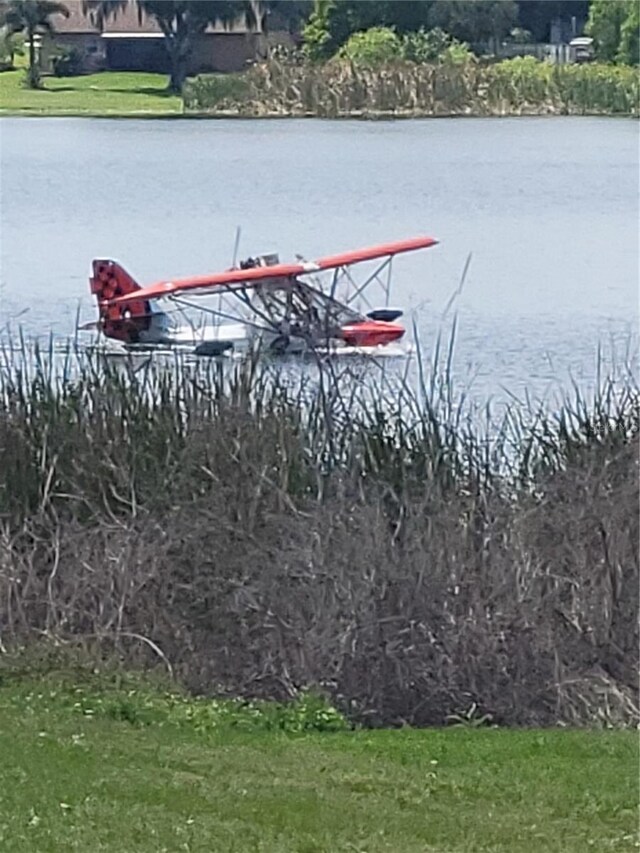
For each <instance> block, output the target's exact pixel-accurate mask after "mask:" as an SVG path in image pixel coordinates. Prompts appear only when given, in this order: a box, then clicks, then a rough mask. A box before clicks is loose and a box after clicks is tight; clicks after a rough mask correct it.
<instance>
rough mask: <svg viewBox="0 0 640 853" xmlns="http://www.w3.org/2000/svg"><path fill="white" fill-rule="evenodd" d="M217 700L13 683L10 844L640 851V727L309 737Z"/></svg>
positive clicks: (6, 696)
mask: <svg viewBox="0 0 640 853" xmlns="http://www.w3.org/2000/svg"><path fill="white" fill-rule="evenodd" d="M210 707H211V703H204V702H203V701H202V700H201V701H199V702H198V701H195V702H190V700H182V701H181V702H178V703H177V704H176V701H175V700H172V699H170V698H169V697H168V696H165V695H161V694H159V693H158V694H144V695H142V694H140V693H139V692H137V691H133V692H132V691H128V690H125V689H124V687H120V688H117V689H111V690H110V691H109V692H108V693H105V694H102V693H100V692H99V691H98V692H96V691H95V690H94V689H93V688H92V689H87V688H83V687H81V688H73V687H71V686H69V685H67V686H66V687H64V686H63V687H61V686H60V685H58V684H56V682H55V681H50V680H49V681H47V680H44V681H43V680H39V681H31V682H28V681H27V682H20V683H14V682H10V683H4V684H2V686H0V755H2V761H1V762H0V848H1V849H3V850H7V851H9V850H10V851H39V853H40V851H63V850H64V851H68V850H81V851H89V850H90V851H92V853H98V851H128V853H131V852H132V851H154V853H155V852H156V851H179V850H183V851H212V850H215V851H220V853H223V851H297V853H320V851H327V853H329V851H331V853H333V851H362V853H364V851H368V853H374V852H375V851H394V853H411V851H416V853H417V851H421V853H425V851H438V853H458V851H459V853H463V852H464V853H470V852H471V851H509V853H517V851H522V853H525V851H526V853H529V852H530V851H534V850H535V851H558V853H572V851H575V853H578V851H579V853H584V851H587V850H594V851H627V850H628V851H631V850H634V849H637V846H638V845H637V836H636V834H635V831H636V825H637V802H638V791H637V734H636V733H633V732H630V731H591V732H590V731H577V730H559V729H555V730H528V731H527V730H507V729H504V730H503V729H486V728H468V727H461V728H450V729H440V730H433V729H432V730H422V731H418V730H410V729H404V730H396V731H355V732H353V731H341V732H317V731H314V732H302V733H299V734H295V733H293V734H292V733H287V732H283V731H278V730H274V727H273V725H271V726H267V725H262V724H261V723H260V718H256V717H255V712H254V715H253V717H252V722H251V726H250V727H249V728H247V727H246V726H244V727H243V725H242V723H243V720H244V722H245V723H246V722H247V719H248V717H247V714H249V712H245V711H242V710H238V711H236V712H235V713H234V714H228V715H227V716H226V717H224V716H219V717H218V718H217V722H216V714H215V713H213V714H212V713H209V712H207V713H206V714H205V710H206V709H207V708H210ZM176 709H177V710H178V711H179V712H180V713H179V715H177V713H176ZM249 716H251V715H250V714H249ZM203 720H206V721H207V724H206V725H205V724H203ZM256 720H257V721H256ZM272 722H273V721H272ZM269 729H271V730H269Z"/></svg>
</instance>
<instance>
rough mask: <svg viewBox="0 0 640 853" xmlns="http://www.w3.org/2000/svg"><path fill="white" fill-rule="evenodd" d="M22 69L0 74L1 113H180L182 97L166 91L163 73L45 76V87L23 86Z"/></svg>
mask: <svg viewBox="0 0 640 853" xmlns="http://www.w3.org/2000/svg"><path fill="white" fill-rule="evenodd" d="M24 77H25V72H24V70H23V69H20V70H18V71H4V72H2V73H0V114H3V113H4V114H21V115H100V116H103V115H105V116H108V115H114V116H116V115H127V116H136V115H154V116H155V115H159V116H163V115H180V114H181V113H182V99H181V98H178V97H177V96H175V95H168V94H167V93H166V86H167V76H166V75H165V74H145V73H140V72H116V71H105V72H103V73H101V74H90V75H88V76H86V77H45V78H44V79H43V84H44V89H38V90H30V89H27V88H25V87H24V85H23V83H24Z"/></svg>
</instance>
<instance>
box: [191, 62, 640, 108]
mask: <svg viewBox="0 0 640 853" xmlns="http://www.w3.org/2000/svg"><path fill="white" fill-rule="evenodd" d="M184 99H185V108H186V109H187V111H191V112H200V113H219V114H237V115H247V116H254V115H255V116H261V115H273V116H278V115H281V116H308V115H311V116H316V115H317V116H323V117H328V118H334V117H346V116H359V115H363V116H440V115H479V116H485V115H486V116H488V115H542V114H558V115H584V114H596V115H599V114H604V115H608V114H620V115H638V106H639V80H638V75H637V72H636V70H635V69H634V68H629V67H624V66H609V65H597V64H593V65H556V66H554V65H551V64H550V63H546V62H541V61H539V60H536V59H534V58H533V57H518V58H516V59H510V60H505V61H503V62H499V63H495V64H480V63H478V62H471V61H470V62H466V63H462V64H451V63H443V62H440V63H434V64H415V63H411V62H400V61H398V62H394V63H390V64H388V65H386V66H382V67H379V68H363V67H359V66H357V65H354V64H353V63H350V62H349V61H347V60H331V61H330V62H328V63H326V64H324V65H318V64H313V63H307V62H293V61H282V60H278V59H272V60H270V61H268V62H265V63H263V64H259V65H255V66H253V67H252V68H251V69H250V70H249V71H247V72H245V73H244V74H242V75H237V76H235V77H225V78H221V77H220V76H218V75H202V76H200V77H197V78H195V79H194V80H192V81H190V82H189V83H188V85H187V88H186V89H185V93H184Z"/></svg>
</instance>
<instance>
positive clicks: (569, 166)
mask: <svg viewBox="0 0 640 853" xmlns="http://www.w3.org/2000/svg"><path fill="white" fill-rule="evenodd" d="M0 134H1V135H0V157H1V177H0V180H1V183H0V201H1V219H0V223H1V232H0V238H1V252H0V327H4V326H5V325H6V324H7V322H11V323H12V325H13V326H14V328H15V327H16V326H17V325H18V324H21V325H22V326H23V327H24V329H25V330H26V331H27V332H29V333H30V334H48V333H49V332H50V331H53V332H54V333H55V334H60V335H67V334H72V333H73V330H74V327H75V322H76V312H77V311H78V310H80V312H81V319H82V320H84V321H86V320H89V319H93V317H94V312H93V305H92V302H91V299H90V297H89V294H88V283H87V276H88V272H89V265H90V261H91V259H92V258H93V257H95V256H102V257H113V258H115V259H117V260H119V261H120V262H121V263H122V264H123V265H124V266H125V267H126V268H127V269H128V270H129V271H130V272H131V273H132V274H133V275H134V277H136V278H137V280H139V281H140V282H141V283H145V282H146V283H149V282H151V281H154V280H157V279H159V278H170V277H174V276H179V275H189V274H195V273H202V272H207V271H214V270H218V269H224V268H226V267H228V266H229V265H230V263H231V260H232V253H233V242H234V234H235V229H236V226H237V225H241V226H242V238H241V245H240V256H246V255H250V254H256V253H259V252H263V251H264V252H268V251H276V252H278V253H279V254H280V256H281V258H282V259H292V258H293V256H294V254H295V253H301V254H303V255H304V256H305V257H307V258H313V257H318V256H321V255H324V254H332V253H334V252H337V251H341V250H346V249H350V248H356V247H359V246H362V245H364V246H366V245H370V244H372V243H376V242H380V241H389V240H394V239H400V238H403V237H408V236H413V235H415V234H424V233H427V234H431V235H433V236H435V237H437V238H438V239H439V240H440V244H439V245H438V246H437V247H436V248H434V249H431V250H429V251H427V252H421V253H418V254H416V255H412V256H401V257H400V258H398V259H396V261H395V262H394V279H393V281H394V291H393V297H392V302H393V304H397V305H399V306H401V307H404V308H405V309H410V308H413V309H414V310H415V317H416V321H417V326H418V328H419V330H420V339H421V343H422V345H423V347H424V348H425V350H430V349H431V346H432V343H433V340H434V338H435V336H436V334H437V332H438V330H439V329H442V330H443V331H444V333H445V334H447V329H448V325H449V324H450V321H451V317H452V314H453V312H454V311H455V312H457V315H458V322H459V329H458V337H457V344H456V357H455V370H456V376H457V378H458V380H459V381H460V382H462V383H465V382H467V381H468V380H469V377H472V376H473V377H475V378H474V380H473V381H474V387H475V388H476V389H479V390H480V391H481V392H482V393H483V394H484V393H490V394H496V393H498V394H499V393H502V389H503V388H504V387H507V388H509V389H510V390H511V391H513V392H514V393H516V394H521V393H522V391H523V389H524V388H528V389H529V390H530V391H531V392H532V393H533V394H534V395H538V396H540V395H542V394H545V393H546V392H547V391H548V388H549V387H550V386H552V385H554V384H557V383H560V384H566V382H567V381H568V378H569V377H574V378H575V380H576V381H577V382H578V383H587V384H589V383H590V382H591V381H592V379H593V376H594V371H595V362H596V353H597V348H598V345H599V344H600V345H601V346H602V347H603V349H604V352H605V354H606V355H607V357H614V358H615V359H616V360H617V361H618V362H621V361H624V360H628V359H629V358H630V357H631V358H633V353H634V352H635V347H636V343H637V327H638V250H639V246H638V124H637V122H636V121H634V120H625V119H608V118H516V119H439V120H425V121H421V120H417V121H397V122H368V123H367V122H358V121H322V120H282V121H245V120H235V121H234V120H229V121H227V120H224V121H222V120H219V121H194V120H191V121H189V120H185V121H176V120H165V121H157V120H139V121H138V120H106V119H105V120H87V119H66V118H60V119H23V118H21V119H13V118H3V119H2V120H0ZM470 253H471V254H472V259H471V264H470V268H469V272H468V275H467V279H466V282H465V285H464V288H463V290H462V293H461V295H460V296H459V298H458V299H457V300H456V302H455V308H454V309H452V311H451V313H450V314H449V315H448V316H447V317H445V318H444V319H443V316H442V315H443V311H444V308H445V306H446V305H447V302H448V301H449V299H450V297H451V295H452V294H453V292H454V291H455V290H456V288H457V286H458V283H459V280H460V276H461V272H462V270H463V268H464V265H465V261H466V259H467V257H468V255H469V254H470Z"/></svg>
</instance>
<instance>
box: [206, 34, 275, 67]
mask: <svg viewBox="0 0 640 853" xmlns="http://www.w3.org/2000/svg"><path fill="white" fill-rule="evenodd" d="M259 39H260V36H259V35H257V34H254V33H211V34H203V35H200V36H197V37H196V39H195V40H194V45H193V49H192V51H191V55H190V57H189V74H201V73H205V72H207V71H219V72H228V71H242V70H243V69H244V68H246V67H247V65H248V64H249V63H250V62H252V61H253V60H255V59H256V57H257V54H258V47H259Z"/></svg>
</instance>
